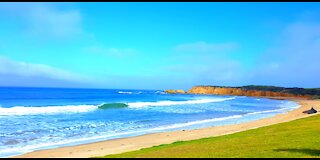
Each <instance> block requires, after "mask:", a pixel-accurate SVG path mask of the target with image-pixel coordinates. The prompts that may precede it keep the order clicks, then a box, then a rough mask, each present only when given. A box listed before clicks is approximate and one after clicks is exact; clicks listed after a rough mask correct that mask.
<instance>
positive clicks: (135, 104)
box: [128, 97, 234, 108]
mask: <svg viewBox="0 0 320 160" xmlns="http://www.w3.org/2000/svg"><path fill="white" fill-rule="evenodd" d="M232 99H234V97H232V98H215V99H196V100H187V101H157V102H132V103H128V105H129V107H131V108H142V107H150V106H171V105H183V104H201V103H211V102H222V101H227V100H232Z"/></svg>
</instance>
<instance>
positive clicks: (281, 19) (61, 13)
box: [0, 2, 320, 89]
mask: <svg viewBox="0 0 320 160" xmlns="http://www.w3.org/2000/svg"><path fill="white" fill-rule="evenodd" d="M319 7H320V4H319V3H301V2H300V3H293V2H290V3H271V2H264V3H261V2H260V3H230V2H229V3H212V2H208V3H204V2H202V3H194V2H188V3H181V2H177V3H164V2H161V3H137V2H135V3H124V2H121V3H110V2H106V3H83V2H82V3H0V20H1V23H0V86H38V87H84V88H127V89H168V88H174V89H189V88H191V87H192V86H194V85H225V86H242V85H249V84H255V85H276V86H285V87H320V74H319V73H320V63H319V62H320V11H319Z"/></svg>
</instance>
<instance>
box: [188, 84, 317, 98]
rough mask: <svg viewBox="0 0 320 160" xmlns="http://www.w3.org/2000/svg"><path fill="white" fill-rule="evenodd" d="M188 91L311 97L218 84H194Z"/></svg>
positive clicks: (195, 92)
mask: <svg viewBox="0 0 320 160" xmlns="http://www.w3.org/2000/svg"><path fill="white" fill-rule="evenodd" d="M187 93H190V94H217V95H236V96H254V97H298V98H311V96H310V95H302V94H292V93H286V92H285V91H284V90H283V91H276V92H275V91H268V90H256V89H247V88H242V87H217V86H194V87H192V88H191V89H190V90H189V91H188V92H187Z"/></svg>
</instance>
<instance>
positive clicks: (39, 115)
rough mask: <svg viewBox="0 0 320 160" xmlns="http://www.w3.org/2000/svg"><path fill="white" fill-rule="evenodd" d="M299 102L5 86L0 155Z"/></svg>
mask: <svg viewBox="0 0 320 160" xmlns="http://www.w3.org/2000/svg"><path fill="white" fill-rule="evenodd" d="M297 107H298V104H296V103H295V102H291V101H287V100H271V99H264V98H254V97H245V96H218V95H190V94H165V93H164V92H163V91H160V90H124V89H63V88H55V89H54V88H4V87H3V88H0V157H9V156H14V155H19V154H23V153H26V152H31V151H34V150H40V149H48V148H55V147H61V146H68V145H77V144H84V143H90V142H96V141H101V140H107V139H114V138H122V137H130V136H136V135H142V134H147V133H154V132H163V131H173V130H182V129H196V128H203V127H209V126H220V125H226V124H236V123H243V122H248V121H253V120H257V119H261V118H267V117H271V116H274V115H275V114H279V113H284V112H288V111H290V110H292V109H295V108H297Z"/></svg>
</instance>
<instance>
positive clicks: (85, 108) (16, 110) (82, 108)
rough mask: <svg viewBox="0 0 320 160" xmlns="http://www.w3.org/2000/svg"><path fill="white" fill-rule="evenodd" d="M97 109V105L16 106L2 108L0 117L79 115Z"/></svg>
mask: <svg viewBox="0 0 320 160" xmlns="http://www.w3.org/2000/svg"><path fill="white" fill-rule="evenodd" d="M97 108H98V106H95V105H67V106H46V107H25V106H15V107H12V108H2V107H0V116H18V115H37V114H57V113H59V114H61V113H79V112H89V111H93V110H95V109H97Z"/></svg>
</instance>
